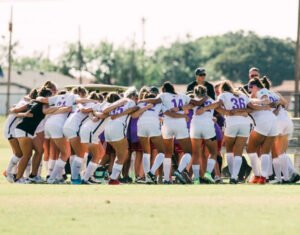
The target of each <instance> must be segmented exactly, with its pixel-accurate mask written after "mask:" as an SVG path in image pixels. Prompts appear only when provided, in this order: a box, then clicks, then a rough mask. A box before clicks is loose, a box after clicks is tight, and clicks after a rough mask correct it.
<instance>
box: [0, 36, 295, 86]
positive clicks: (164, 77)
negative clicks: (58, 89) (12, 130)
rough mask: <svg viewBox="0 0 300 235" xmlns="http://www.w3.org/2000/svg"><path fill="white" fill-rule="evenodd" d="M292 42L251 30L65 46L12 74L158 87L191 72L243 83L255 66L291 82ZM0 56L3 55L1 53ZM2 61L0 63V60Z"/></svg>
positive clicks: (23, 61) (26, 60) (19, 64)
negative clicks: (76, 75)
mask: <svg viewBox="0 0 300 235" xmlns="http://www.w3.org/2000/svg"><path fill="white" fill-rule="evenodd" d="M295 47H296V44H295V42H294V41H292V40H291V39H278V38H274V37H260V36H258V35H257V34H255V33H254V32H244V31H238V32H229V33H226V34H223V35H219V36H207V37H200V38H197V39H194V40H192V39H191V38H190V37H188V36H187V37H186V39H184V40H177V41H174V42H173V43H172V44H171V45H170V46H169V47H159V48H157V49H156V50H154V51H143V49H142V48H137V46H136V45H135V43H134V42H132V45H131V46H127V47H125V46H119V47H116V46H115V45H114V44H113V43H111V42H108V41H101V42H99V43H97V44H90V45H84V46H81V45H79V44H77V43H70V44H67V45H66V47H65V49H64V51H63V52H62V54H61V55H60V56H59V58H58V60H57V61H51V60H49V59H46V58H44V56H43V54H42V53H40V54H39V55H35V56H31V57H22V58H13V67H14V69H17V70H40V71H58V72H60V73H63V74H65V75H70V70H71V69H73V70H74V69H75V70H79V69H81V70H83V71H88V72H89V73H91V74H92V75H93V76H94V77H95V79H96V82H97V83H105V84H118V85H133V84H134V85H136V86H138V87H140V86H142V85H144V84H148V85H160V84H162V83H163V82H164V81H171V82H174V83H177V84H186V83H189V82H191V81H192V80H193V79H194V74H193V73H194V70H195V68H197V67H199V66H201V67H205V68H206V70H207V79H209V80H220V79H229V80H231V81H235V82H237V81H240V82H243V83H244V82H246V81H247V75H248V69H249V68H250V67H253V66H254V67H258V68H260V69H261V73H262V75H267V76H269V77H270V78H271V80H272V82H273V84H274V85H278V84H280V83H281V82H282V81H283V80H291V79H294V61H295ZM2 56H3V53H2ZM0 61H1V60H0Z"/></svg>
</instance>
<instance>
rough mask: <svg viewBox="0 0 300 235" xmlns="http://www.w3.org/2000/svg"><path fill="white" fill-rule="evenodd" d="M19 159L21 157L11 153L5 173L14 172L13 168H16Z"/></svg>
mask: <svg viewBox="0 0 300 235" xmlns="http://www.w3.org/2000/svg"><path fill="white" fill-rule="evenodd" d="M20 160H21V158H18V157H17V156H15V155H13V156H12V157H11V159H10V161H9V163H8V166H7V169H6V173H7V174H15V172H14V171H15V169H16V168H17V165H18V162H19V161H20Z"/></svg>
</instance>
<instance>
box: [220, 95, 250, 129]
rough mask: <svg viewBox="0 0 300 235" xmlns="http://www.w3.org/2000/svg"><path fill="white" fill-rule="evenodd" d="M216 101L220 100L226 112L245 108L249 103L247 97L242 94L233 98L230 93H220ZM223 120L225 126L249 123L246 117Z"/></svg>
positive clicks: (232, 117)
mask: <svg viewBox="0 0 300 235" xmlns="http://www.w3.org/2000/svg"><path fill="white" fill-rule="evenodd" d="M218 100H222V102H223V105H224V108H225V109H226V110H233V109H244V108H247V105H248V103H249V98H248V96H246V95H244V94H239V95H238V96H235V95H234V94H232V93H230V92H224V93H222V94H221V95H220V96H219V97H218ZM225 119H226V126H231V125H240V124H248V123H250V119H249V118H248V117H243V116H225Z"/></svg>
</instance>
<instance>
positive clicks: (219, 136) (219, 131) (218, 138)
mask: <svg viewBox="0 0 300 235" xmlns="http://www.w3.org/2000/svg"><path fill="white" fill-rule="evenodd" d="M215 130H216V137H217V141H220V140H222V139H223V134H222V130H221V127H220V126H219V125H218V123H215Z"/></svg>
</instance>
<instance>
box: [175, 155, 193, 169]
mask: <svg viewBox="0 0 300 235" xmlns="http://www.w3.org/2000/svg"><path fill="white" fill-rule="evenodd" d="M191 160H192V156H191V154H189V153H185V154H184V155H183V156H182V158H181V160H180V163H179V166H178V171H179V172H182V171H183V170H184V169H185V168H186V167H187V166H188V165H189V163H190V161H191Z"/></svg>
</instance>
